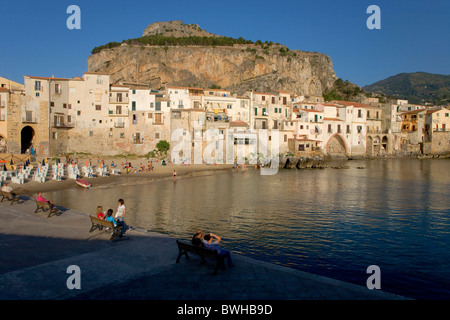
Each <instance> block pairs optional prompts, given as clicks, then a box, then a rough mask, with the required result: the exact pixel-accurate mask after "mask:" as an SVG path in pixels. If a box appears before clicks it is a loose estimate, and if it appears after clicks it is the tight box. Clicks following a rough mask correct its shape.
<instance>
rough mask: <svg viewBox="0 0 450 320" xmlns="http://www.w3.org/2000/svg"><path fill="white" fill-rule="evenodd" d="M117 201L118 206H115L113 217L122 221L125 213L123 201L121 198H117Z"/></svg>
mask: <svg viewBox="0 0 450 320" xmlns="http://www.w3.org/2000/svg"><path fill="white" fill-rule="evenodd" d="M117 203H118V204H119V206H118V207H117V212H116V217H115V218H116V219H117V220H119V221H123V216H124V215H125V201H123V199H119V200H118V201H117Z"/></svg>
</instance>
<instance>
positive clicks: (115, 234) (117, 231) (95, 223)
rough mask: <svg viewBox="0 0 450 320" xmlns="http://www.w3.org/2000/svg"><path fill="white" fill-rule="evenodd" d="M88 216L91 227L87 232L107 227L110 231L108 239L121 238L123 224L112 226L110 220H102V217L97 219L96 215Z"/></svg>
mask: <svg viewBox="0 0 450 320" xmlns="http://www.w3.org/2000/svg"><path fill="white" fill-rule="evenodd" d="M89 218H90V219H91V223H92V226H91V229H90V230H89V232H93V231H94V230H95V229H98V230H103V228H105V229H106V228H109V230H110V232H112V235H111V238H110V240H116V239H119V238H122V229H123V226H114V223H113V222H112V221H107V220H103V219H99V218H97V217H94V216H91V215H90V216H89Z"/></svg>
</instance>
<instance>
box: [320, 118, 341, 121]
mask: <svg viewBox="0 0 450 320" xmlns="http://www.w3.org/2000/svg"><path fill="white" fill-rule="evenodd" d="M323 120H325V121H344V120H342V119H338V118H323Z"/></svg>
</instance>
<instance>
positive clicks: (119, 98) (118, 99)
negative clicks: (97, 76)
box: [117, 92, 122, 102]
mask: <svg viewBox="0 0 450 320" xmlns="http://www.w3.org/2000/svg"><path fill="white" fill-rule="evenodd" d="M117 102H122V93H120V92H119V93H117Z"/></svg>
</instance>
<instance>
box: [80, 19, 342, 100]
mask: <svg viewBox="0 0 450 320" xmlns="http://www.w3.org/2000/svg"><path fill="white" fill-rule="evenodd" d="M87 63H88V71H93V72H107V73H109V74H111V81H112V82H113V83H114V82H117V81H120V80H125V81H132V82H140V83H146V84H148V85H150V86H151V87H152V88H155V89H159V88H163V87H164V86H165V85H166V84H170V85H180V86H195V87H203V88H211V87H215V88H218V87H220V88H224V89H228V90H231V91H233V92H236V93H238V94H242V93H243V92H245V91H247V90H250V89H253V90H255V91H272V90H285V91H290V92H293V93H297V94H299V95H317V96H322V94H323V93H324V92H325V91H326V90H327V89H328V88H333V87H334V83H335V80H336V78H337V77H336V75H335V72H334V69H333V64H332V61H331V59H330V57H328V56H327V55H325V54H321V53H317V52H304V51H300V50H290V49H289V48H287V47H286V46H283V45H281V44H274V43H272V42H268V41H266V42H262V41H260V40H258V41H256V42H253V41H250V40H245V39H243V38H242V37H240V38H238V39H235V38H231V37H225V36H220V35H216V34H212V33H209V32H207V31H205V30H203V29H201V28H200V27H199V26H198V25H195V24H184V23H183V22H181V21H178V20H177V21H168V22H155V23H153V24H150V25H149V26H148V27H147V28H146V29H145V31H144V33H143V36H142V37H140V38H136V39H129V40H123V41H122V42H111V43H108V44H105V45H102V46H99V47H96V48H94V49H93V50H92V55H91V56H89V58H88V61H87Z"/></svg>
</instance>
